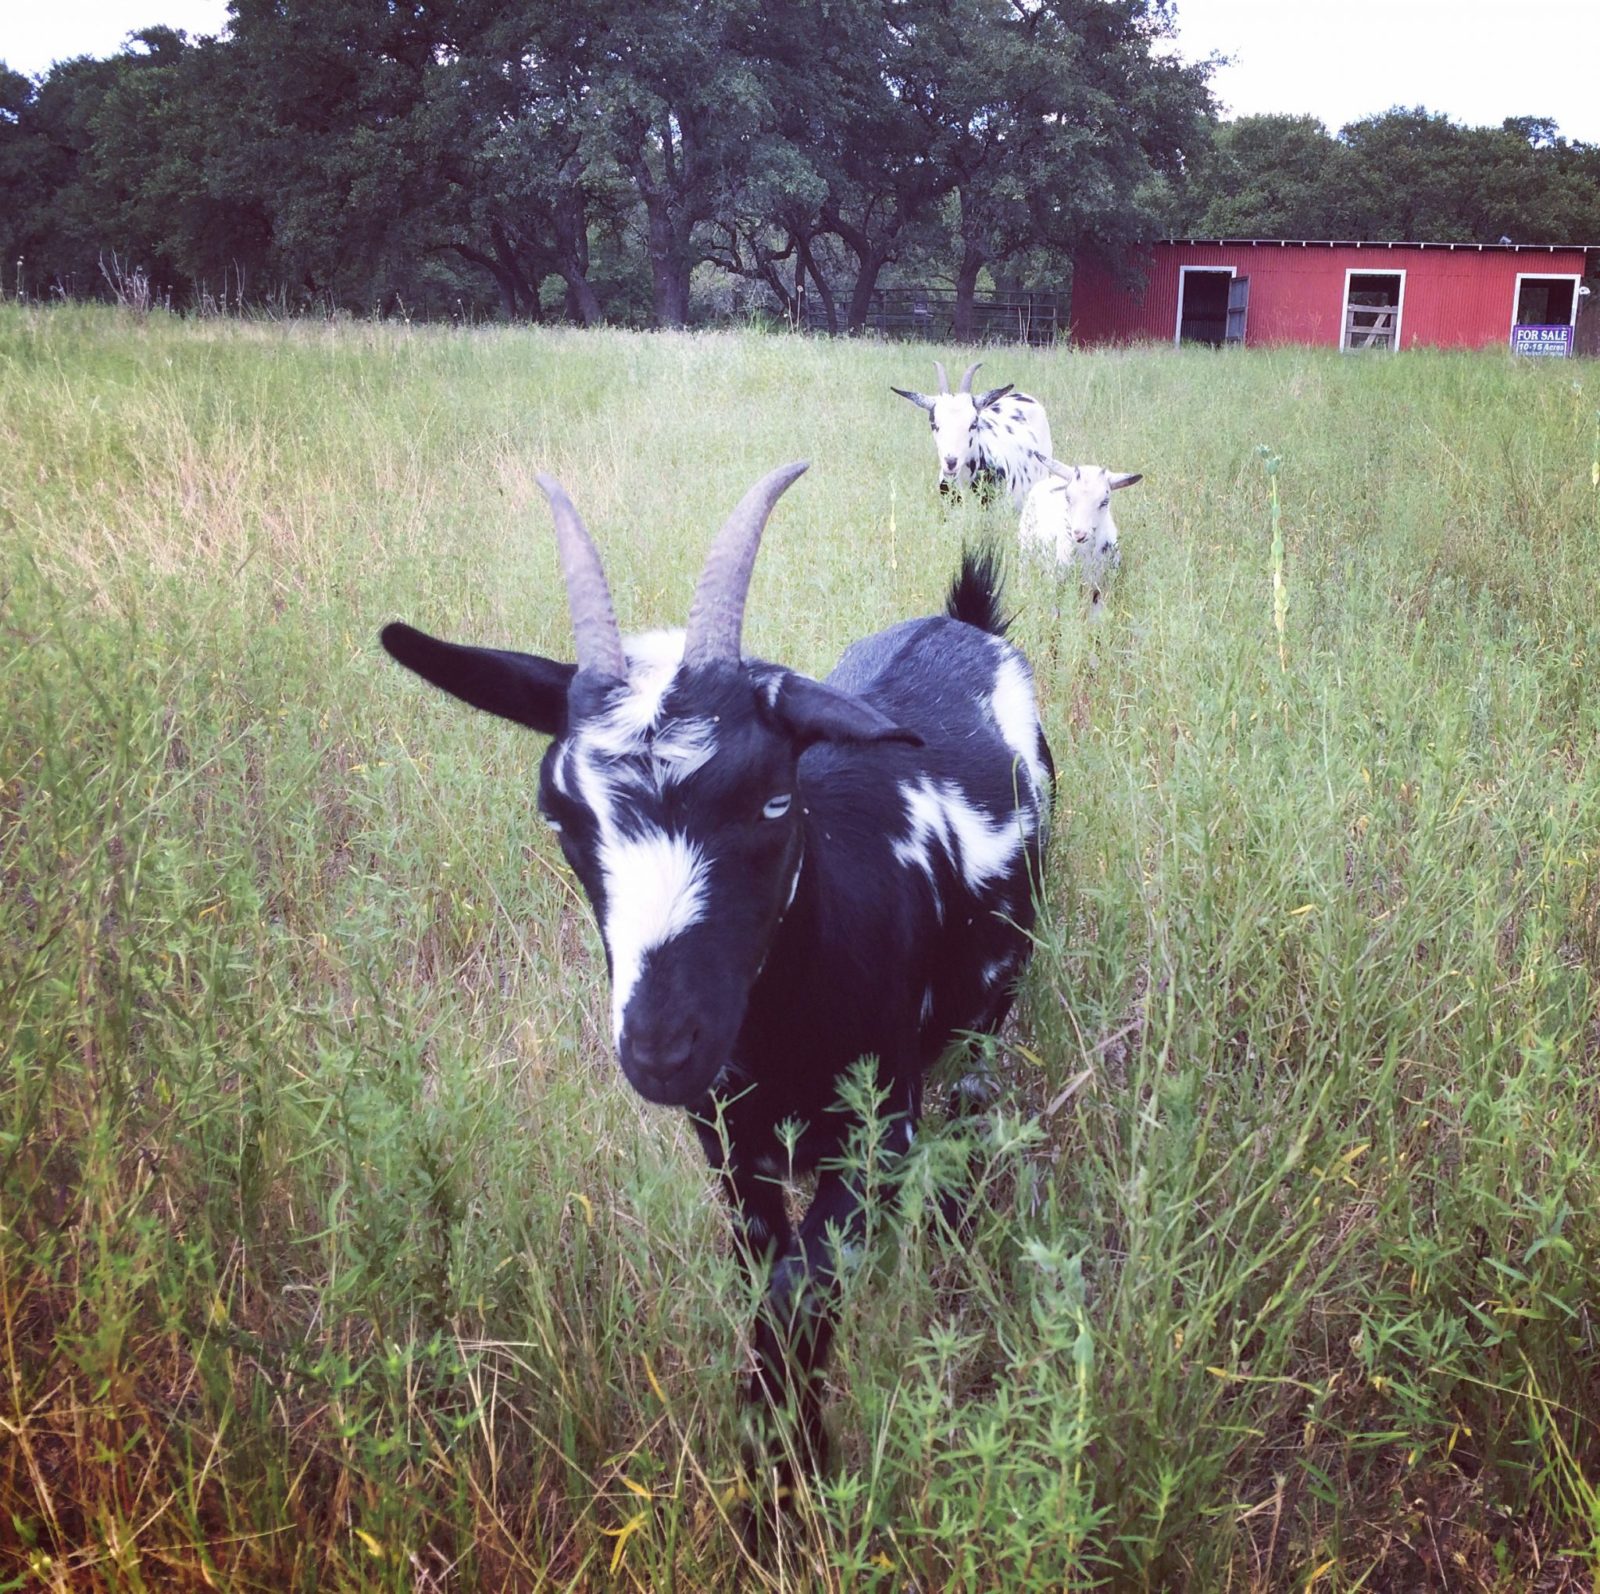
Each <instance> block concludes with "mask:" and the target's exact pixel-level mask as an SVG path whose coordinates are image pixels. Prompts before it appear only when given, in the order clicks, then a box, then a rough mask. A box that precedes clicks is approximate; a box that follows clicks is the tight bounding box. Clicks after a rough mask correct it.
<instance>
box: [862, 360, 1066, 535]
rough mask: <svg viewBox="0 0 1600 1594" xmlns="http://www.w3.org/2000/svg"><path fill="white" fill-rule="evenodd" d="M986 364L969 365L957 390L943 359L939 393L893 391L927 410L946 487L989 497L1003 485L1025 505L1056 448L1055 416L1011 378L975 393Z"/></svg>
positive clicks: (1013, 502)
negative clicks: (974, 383)
mask: <svg viewBox="0 0 1600 1594" xmlns="http://www.w3.org/2000/svg"><path fill="white" fill-rule="evenodd" d="M982 364H983V362H982V361H981V360H979V361H977V362H975V363H974V364H972V365H969V366H968V367H967V374H966V375H965V376H963V377H962V378H961V386H960V388H959V389H958V390H957V391H956V392H954V393H952V392H951V391H950V379H949V378H948V377H947V376H946V375H945V374H944V366H943V365H942V364H941V363H940V362H939V361H938V360H935V361H934V362H933V368H934V370H936V371H937V372H938V373H939V391H938V392H937V393H934V394H928V393H910V392H907V391H906V389H905V388H903V387H891V388H890V389H889V391H890V392H891V393H898V394H899V395H900V397H901V398H903V399H909V400H910V401H911V402H912V403H913V404H915V405H916V406H917V407H918V408H919V409H924V410H926V411H927V412H928V423H929V425H930V426H931V427H932V428H933V447H934V452H935V453H936V454H938V456H939V491H940V492H941V493H960V492H961V491H962V490H963V489H965V488H967V487H971V488H973V489H974V490H975V491H976V492H977V493H978V494H979V495H980V496H981V497H984V498H987V497H989V496H990V495H991V494H992V493H993V492H994V491H995V490H996V489H1001V488H1003V489H1004V490H1005V491H1007V492H1009V493H1010V494H1011V507H1012V508H1013V509H1021V508H1022V503H1023V500H1024V499H1025V498H1026V497H1027V496H1028V489H1029V488H1030V487H1032V486H1033V484H1034V483H1035V482H1036V481H1038V480H1039V478H1040V477H1041V476H1042V475H1043V474H1044V466H1045V461H1046V460H1047V459H1049V458H1050V455H1051V454H1052V453H1053V452H1054V450H1053V448H1052V446H1051V443H1050V421H1049V418H1048V417H1047V416H1046V415H1045V412H1044V405H1042V404H1041V403H1040V402H1039V401H1038V399H1036V398H1029V397H1028V395H1027V394H1026V393H1013V392H1012V390H1011V384H1010V383H1009V382H1008V383H1007V384H1006V385H1005V386H1004V387H996V388H991V389H990V390H989V391H988V392H987V393H983V394H980V395H978V396H977V397H974V396H973V392H972V379H973V377H974V376H976V375H977V373H978V370H979V368H980V367H981V366H982Z"/></svg>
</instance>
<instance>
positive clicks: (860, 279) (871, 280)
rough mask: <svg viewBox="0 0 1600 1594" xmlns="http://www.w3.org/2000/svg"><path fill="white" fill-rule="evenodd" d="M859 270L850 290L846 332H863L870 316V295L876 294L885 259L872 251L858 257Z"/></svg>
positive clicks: (875, 251) (885, 262)
mask: <svg viewBox="0 0 1600 1594" xmlns="http://www.w3.org/2000/svg"><path fill="white" fill-rule="evenodd" d="M859 258H860V261H861V269H860V270H859V271H857V272H856V281H855V286H854V287H853V288H852V289H851V290H850V319H849V322H848V323H847V325H846V331H849V332H865V331H866V328H867V317H868V316H870V315H871V314H872V295H873V294H874V293H875V292H877V288H878V273H879V272H881V271H882V270H883V268H884V266H885V265H886V264H887V263H888V261H887V257H886V256H885V255H884V254H882V253H881V252H880V251H878V250H872V251H870V252H868V253H867V254H864V255H862V256H860V257H859Z"/></svg>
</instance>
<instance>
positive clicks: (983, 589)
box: [944, 546, 1015, 636]
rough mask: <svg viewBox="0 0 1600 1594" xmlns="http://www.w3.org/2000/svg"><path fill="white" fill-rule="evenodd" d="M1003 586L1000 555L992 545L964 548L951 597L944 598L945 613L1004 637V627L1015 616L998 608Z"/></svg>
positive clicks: (953, 618)
mask: <svg viewBox="0 0 1600 1594" xmlns="http://www.w3.org/2000/svg"><path fill="white" fill-rule="evenodd" d="M1004 586H1005V579H1004V572H1003V571H1002V569H1001V565H1000V555H999V553H998V551H997V550H996V549H995V548H994V547H993V546H990V547H986V548H963V549H962V550H961V568H960V570H958V571H957V572H956V577H955V580H954V581H952V582H951V583H950V596H949V597H948V598H946V599H945V605H944V612H945V613H946V614H948V615H949V616H950V618H951V619H952V620H961V621H964V622H965V623H966V624H967V625H975V626H977V628H978V629H979V630H980V631H987V632H988V633H989V635H990V636H1004V635H1005V634H1006V628H1007V627H1008V626H1009V625H1010V624H1011V622H1012V620H1013V619H1014V618H1015V616H1014V615H1008V614H1006V613H1005V612H1004V611H1003V610H1002V609H1001V606H1000V596H1001V590H1002V588H1003V587H1004Z"/></svg>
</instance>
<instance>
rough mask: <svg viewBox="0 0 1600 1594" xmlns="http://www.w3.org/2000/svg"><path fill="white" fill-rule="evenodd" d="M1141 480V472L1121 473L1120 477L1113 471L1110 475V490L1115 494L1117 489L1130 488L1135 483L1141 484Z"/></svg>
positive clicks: (1142, 474) (1142, 475) (1142, 477)
mask: <svg viewBox="0 0 1600 1594" xmlns="http://www.w3.org/2000/svg"><path fill="white" fill-rule="evenodd" d="M1143 480H1144V472H1143V471H1138V470H1136V471H1132V472H1129V471H1123V472H1122V473H1121V474H1120V475H1119V474H1118V473H1117V472H1116V471H1113V472H1112V473H1111V490H1112V492H1115V491H1116V490H1117V489H1118V488H1119V487H1131V486H1133V484H1134V483H1135V482H1142V481H1143Z"/></svg>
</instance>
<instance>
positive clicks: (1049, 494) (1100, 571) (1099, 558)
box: [1018, 459, 1144, 619]
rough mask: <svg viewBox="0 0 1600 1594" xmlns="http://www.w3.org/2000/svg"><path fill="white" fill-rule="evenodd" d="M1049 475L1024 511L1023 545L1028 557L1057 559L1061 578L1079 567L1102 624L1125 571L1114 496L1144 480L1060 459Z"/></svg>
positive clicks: (1095, 615)
mask: <svg viewBox="0 0 1600 1594" xmlns="http://www.w3.org/2000/svg"><path fill="white" fill-rule="evenodd" d="M1045 470H1046V472H1047V473H1048V474H1046V475H1045V476H1044V477H1043V479H1042V480H1040V481H1038V482H1036V483H1035V484H1034V486H1033V488H1032V490H1031V491H1030V492H1029V493H1028V500H1027V502H1026V503H1025V504H1024V505H1023V506H1022V522H1021V525H1020V526H1019V528H1018V540H1019V541H1020V542H1021V544H1022V549H1023V552H1024V553H1032V554H1042V555H1044V556H1045V557H1046V558H1049V557H1052V556H1053V557H1054V559H1055V563H1056V573H1057V575H1058V576H1061V575H1065V574H1066V572H1067V570H1068V569H1069V568H1070V567H1071V566H1073V565H1076V566H1077V568H1078V573H1079V575H1080V576H1081V577H1082V578H1083V583H1084V585H1085V586H1086V587H1088V589H1089V615H1090V618H1091V619H1098V618H1099V616H1100V614H1101V613H1102V612H1103V609H1104V604H1105V595H1106V584H1107V582H1109V581H1110V579H1111V577H1112V576H1113V575H1114V574H1115V573H1116V571H1118V570H1119V569H1120V568H1121V567H1122V545H1121V542H1120V540H1119V539H1118V536H1117V523H1116V521H1115V520H1114V519H1113V518H1112V515H1111V495H1112V493H1114V492H1118V491H1120V490H1121V489H1122V488H1124V487H1132V486H1133V484H1134V483H1135V482H1140V481H1143V480H1144V477H1143V476H1142V475H1141V474H1140V473H1139V472H1137V471H1119V470H1107V469H1106V468H1105V467H1104V466H1103V465H1063V464H1062V463H1061V461H1060V460H1058V459H1052V460H1047V461H1046V462H1045Z"/></svg>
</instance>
